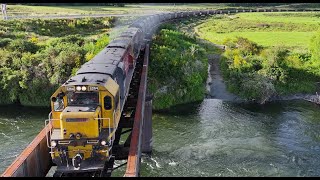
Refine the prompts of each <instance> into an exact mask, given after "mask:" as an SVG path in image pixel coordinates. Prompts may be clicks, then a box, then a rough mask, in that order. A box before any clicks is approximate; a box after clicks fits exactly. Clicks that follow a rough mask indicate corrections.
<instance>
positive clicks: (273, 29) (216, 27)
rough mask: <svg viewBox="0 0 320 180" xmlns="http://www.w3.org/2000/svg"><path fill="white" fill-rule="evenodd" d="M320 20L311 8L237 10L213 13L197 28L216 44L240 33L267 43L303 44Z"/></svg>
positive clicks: (301, 45)
mask: <svg viewBox="0 0 320 180" xmlns="http://www.w3.org/2000/svg"><path fill="white" fill-rule="evenodd" d="M319 22H320V13H314V12H312V13H311V12H299V13H295V12H292V13H288V12H277V13H239V14H236V15H221V16H215V17H212V18H210V19H208V20H207V21H206V22H204V23H203V24H200V25H199V26H197V27H196V32H197V33H198V34H199V35H200V37H202V38H204V39H206V40H209V41H211V42H213V43H217V44H223V42H224V41H225V40H226V39H227V38H234V37H236V36H241V37H245V38H248V39H249V40H251V41H254V42H256V43H258V44H260V45H262V46H267V47H268V46H274V45H276V44H281V45H283V46H287V47H304V46H308V44H309V42H310V38H311V37H312V35H314V33H315V32H316V31H317V30H319V29H320V23H319Z"/></svg>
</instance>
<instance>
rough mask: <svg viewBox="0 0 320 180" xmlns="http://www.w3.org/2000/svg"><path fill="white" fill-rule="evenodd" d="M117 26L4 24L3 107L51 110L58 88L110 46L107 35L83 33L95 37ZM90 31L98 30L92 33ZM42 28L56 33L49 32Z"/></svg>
mask: <svg viewBox="0 0 320 180" xmlns="http://www.w3.org/2000/svg"><path fill="white" fill-rule="evenodd" d="M107 21H108V23H107ZM59 23H61V24H59ZM68 23H74V25H75V26H74V27H77V28H79V29H80V30H84V31H83V32H80V33H74V32H79V30H74V31H69V30H70V28H71V27H72V26H70V25H69V26H68ZM113 23H114V21H113V19H112V18H97V19H90V18H86V19H78V20H76V21H69V20H21V21H18V20H13V21H3V22H0V36H2V37H4V38H1V40H0V88H1V91H0V104H11V103H20V104H22V105H27V106H49V105H50V101H49V99H50V96H51V95H52V94H53V92H54V91H55V90H56V89H57V87H59V86H60V85H61V84H62V83H64V82H65V81H66V80H67V79H68V78H69V77H70V76H71V75H72V74H74V73H75V72H76V71H77V70H78V69H79V68H80V66H81V65H82V64H83V63H85V62H86V61H88V60H90V59H92V58H93V57H94V56H95V55H96V54H97V53H98V52H99V51H100V50H102V48H103V47H105V46H106V45H107V44H108V42H109V38H108V34H106V32H104V33H103V34H102V35H101V36H100V37H99V36H97V37H96V38H92V37H90V38H87V37H86V36H84V34H83V33H93V35H95V34H96V33H98V32H99V31H100V30H103V29H105V28H109V27H112V26H113ZM52 25H54V26H56V27H54V26H52ZM88 27H91V28H93V29H95V28H97V29H95V30H94V31H92V30H91V31H92V32H89V31H90V29H89V28H88ZM15 28H16V29H15ZM39 28H40V29H39ZM41 28H44V29H48V28H49V29H51V30H53V29H54V28H56V29H54V30H53V31H47V32H45V31H42V30H41ZM86 28H87V29H86ZM23 31H27V33H25V32H23ZM104 31H105V30H104ZM8 32H10V33H8ZM49 32H50V33H49ZM100 34H101V33H100ZM43 35H51V36H57V37H48V36H43ZM60 36H61V37H60ZM88 47H90V48H88ZM88 53H91V57H88V56H86V55H87V54H88Z"/></svg>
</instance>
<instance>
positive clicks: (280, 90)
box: [220, 37, 320, 103]
mask: <svg viewBox="0 0 320 180" xmlns="http://www.w3.org/2000/svg"><path fill="white" fill-rule="evenodd" d="M225 42H226V44H228V46H227V49H226V51H225V52H224V54H223V58H221V62H220V65H221V71H222V74H223V77H224V79H225V80H226V82H227V87H228V90H229V91H231V92H233V93H235V94H237V95H239V96H241V97H243V98H245V99H248V100H254V101H256V102H259V103H265V102H266V101H267V100H269V99H270V98H271V97H273V96H276V95H282V94H292V93H310V92H315V90H316V82H317V81H318V79H319V77H320V74H319V73H318V72H319V68H320V63H314V62H312V61H311V58H310V54H308V53H303V52H295V51H290V50H288V49H286V48H284V47H282V46H275V47H272V48H267V49H266V48H265V49H263V48H262V47H259V46H258V45H257V44H255V43H254V42H251V41H249V40H248V39H244V38H241V37H238V38H236V39H229V40H227V41H225ZM240 42H241V43H240ZM244 42H245V43H244ZM253 47H254V48H253ZM317 69H318V70H317Z"/></svg>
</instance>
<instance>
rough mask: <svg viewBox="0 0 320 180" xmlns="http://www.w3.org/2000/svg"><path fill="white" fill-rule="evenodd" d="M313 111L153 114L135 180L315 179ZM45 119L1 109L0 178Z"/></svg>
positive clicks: (214, 103)
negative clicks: (147, 152)
mask: <svg viewBox="0 0 320 180" xmlns="http://www.w3.org/2000/svg"><path fill="white" fill-rule="evenodd" d="M319 108H320V107H319V106H316V105H314V104H311V103H308V102H304V101H282V102H274V103H269V104H267V105H263V106H259V105H245V104H236V103H230V102H224V101H221V100H217V99H205V100H204V101H203V102H201V103H200V104H194V105H191V106H190V105H189V106H185V107H182V108H180V109H179V112H175V113H170V114H168V113H167V114H156V113H154V115H153V140H154V143H153V153H152V156H151V158H150V157H147V156H145V157H143V158H142V165H141V176H320V169H319V168H318V167H320V156H319V155H320V131H319V129H320V118H319V117H320V112H319ZM48 111H49V110H47V109H38V110H32V108H13V107H6V108H4V107H0V144H1V147H0V151H1V155H0V172H3V171H4V170H5V168H6V167H7V166H8V165H9V164H10V163H11V162H12V161H13V160H14V159H15V157H16V156H17V155H18V154H19V153H20V152H21V151H22V150H23V149H24V148H25V147H26V146H27V145H28V143H30V142H31V141H32V139H33V138H34V137H35V136H36V135H37V133H38V132H39V131H40V130H41V129H42V127H43V125H44V119H46V117H47V114H48ZM116 163H117V164H120V163H121V162H116ZM124 170H125V166H124V167H122V168H119V169H118V170H116V171H115V172H114V173H113V176H122V175H123V172H124Z"/></svg>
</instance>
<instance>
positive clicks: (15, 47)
mask: <svg viewBox="0 0 320 180" xmlns="http://www.w3.org/2000/svg"><path fill="white" fill-rule="evenodd" d="M8 48H9V49H10V50H11V51H20V52H31V53H35V52H37V50H38V46H37V45H36V44H34V43H32V42H30V41H27V40H25V39H15V40H13V41H11V42H10V44H9V47H8Z"/></svg>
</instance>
